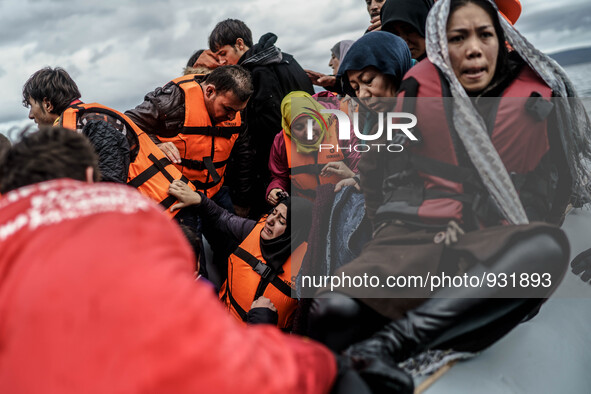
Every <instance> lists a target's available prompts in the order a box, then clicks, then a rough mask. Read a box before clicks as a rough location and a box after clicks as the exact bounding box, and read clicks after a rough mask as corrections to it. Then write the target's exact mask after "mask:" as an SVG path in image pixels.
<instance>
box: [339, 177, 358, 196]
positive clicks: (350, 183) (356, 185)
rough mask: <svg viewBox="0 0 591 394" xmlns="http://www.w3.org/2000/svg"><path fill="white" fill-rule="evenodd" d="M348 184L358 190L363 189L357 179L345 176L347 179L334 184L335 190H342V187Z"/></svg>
mask: <svg viewBox="0 0 591 394" xmlns="http://www.w3.org/2000/svg"><path fill="white" fill-rule="evenodd" d="M347 186H353V187H354V188H355V189H357V191H361V188H360V187H359V183H357V181H355V179H354V178H345V179H341V180H340V181H338V182H337V184H336V185H334V192H335V193H338V192H340V191H341V189H342V188H344V187H347Z"/></svg>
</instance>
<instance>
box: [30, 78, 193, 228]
mask: <svg viewBox="0 0 591 394" xmlns="http://www.w3.org/2000/svg"><path fill="white" fill-rule="evenodd" d="M23 104H24V105H25V106H30V107H31V111H30V113H29V118H31V119H34V120H35V122H36V123H37V124H39V125H47V126H51V125H58V126H62V127H65V128H66V129H71V130H76V131H78V132H79V133H82V134H84V135H85V136H87V137H88V139H89V140H90V142H91V144H92V146H93V148H94V150H95V151H96V153H97V154H98V158H99V159H98V165H99V169H100V171H101V176H102V180H103V181H108V182H117V183H127V184H129V185H131V186H133V187H136V188H137V189H138V190H139V191H140V193H142V194H144V195H146V196H147V197H150V198H152V199H153V200H155V201H157V202H159V203H160V204H161V205H162V206H163V207H164V208H168V207H169V206H171V205H172V204H174V202H175V201H176V199H174V198H173V197H171V196H169V195H168V185H169V184H170V182H171V180H172V179H183V178H182V175H181V173H180V172H179V171H178V170H177V169H176V168H175V167H174V166H173V165H172V163H170V162H169V161H167V160H166V157H165V156H164V154H163V153H162V152H161V151H160V149H158V147H157V146H156V145H155V144H154V143H153V142H152V141H151V140H150V138H148V136H147V135H146V134H145V133H144V132H143V131H142V130H140V129H139V128H138V127H137V126H136V125H135V124H134V123H133V122H132V121H131V120H130V119H129V118H127V117H126V116H125V115H123V114H122V113H120V112H117V111H115V110H114V109H111V108H108V107H105V106H103V105H100V104H97V103H90V104H84V103H83V102H82V101H80V92H79V91H78V87H77V86H76V83H75V82H74V81H73V80H72V78H70V76H69V75H68V73H67V72H66V71H65V70H63V69H61V68H55V69H52V68H50V67H46V68H43V69H41V70H39V71H37V72H36V73H34V74H33V75H32V76H31V77H30V78H29V80H28V81H27V82H26V83H25V85H24V87H23ZM167 212H168V211H167ZM168 215H169V216H171V217H172V216H175V215H176V213H174V214H173V213H170V212H168Z"/></svg>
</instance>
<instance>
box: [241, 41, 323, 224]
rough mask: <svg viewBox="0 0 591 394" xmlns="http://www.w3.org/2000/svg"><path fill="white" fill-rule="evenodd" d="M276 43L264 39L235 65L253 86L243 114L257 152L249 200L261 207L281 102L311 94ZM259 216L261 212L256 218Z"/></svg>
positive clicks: (307, 83) (304, 79) (292, 61)
mask: <svg viewBox="0 0 591 394" xmlns="http://www.w3.org/2000/svg"><path fill="white" fill-rule="evenodd" d="M276 41H277V36H276V35H275V34H273V33H267V34H265V35H263V36H262V37H261V38H260V40H259V42H258V43H257V44H255V45H253V46H252V47H251V48H250V49H249V50H248V51H247V52H246V53H245V54H244V55H242V57H241V58H240V60H239V61H238V64H239V65H241V66H242V67H244V68H246V69H247V70H249V71H250V72H251V74H252V79H253V85H254V93H253V95H252V97H251V99H250V100H249V102H248V105H247V107H246V113H245V120H246V123H247V125H248V130H249V132H248V134H249V137H250V146H251V147H252V148H251V149H252V150H254V151H255V152H256V157H255V160H254V165H253V164H252V162H251V163H250V165H251V166H252V167H254V168H256V173H257V174H256V176H257V181H256V185H255V186H254V187H255V190H254V195H252V196H249V197H250V198H251V199H252V201H254V203H255V204H258V205H261V204H262V205H263V206H264V201H265V200H266V195H263V193H264V192H265V189H266V187H267V185H268V184H269V181H270V173H269V170H268V161H269V154H270V151H271V146H272V144H273V139H274V138H275V135H276V134H277V133H278V132H279V131H281V110H280V108H281V100H283V97H284V96H285V95H287V94H288V93H289V92H292V91H294V90H302V91H305V92H308V93H310V94H314V88H313V86H312V82H311V81H310V78H308V75H307V74H306V72H305V71H304V70H303V69H302V67H301V66H300V65H299V64H298V62H297V61H296V60H295V59H294V58H293V56H292V55H290V54H288V53H285V52H282V51H281V50H280V49H279V48H277V47H276V46H275V42H276ZM258 210H259V211H260V210H261V207H259V208H258ZM255 214H256V212H255ZM260 214H262V211H260V212H258V216H260ZM258 216H257V217H258Z"/></svg>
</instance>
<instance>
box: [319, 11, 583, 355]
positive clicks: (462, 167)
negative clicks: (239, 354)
mask: <svg viewBox="0 0 591 394" xmlns="http://www.w3.org/2000/svg"><path fill="white" fill-rule="evenodd" d="M372 34H373V35H377V34H380V33H369V34H367V35H366V36H364V37H363V38H362V39H360V40H359V41H357V42H356V43H355V44H354V45H353V47H352V48H351V49H350V50H349V53H348V54H347V57H345V59H344V61H343V65H341V68H340V69H339V72H340V73H343V82H344V84H345V86H344V88H345V91H347V90H348V91H349V92H352V93H351V94H354V95H356V96H357V97H367V98H375V97H394V96H396V97H397V102H396V103H395V104H393V105H392V107H391V108H395V111H398V112H412V113H413V114H415V115H416V117H417V120H418V123H417V126H416V127H415V128H414V129H413V130H414V131H415V132H416V133H417V135H420V136H421V137H420V138H419V141H416V142H414V141H409V140H408V139H405V137H404V136H402V135H399V136H396V135H395V136H394V138H395V139H396V138H398V137H400V138H399V139H402V140H405V142H403V143H404V144H405V149H404V152H402V153H401V154H388V153H387V152H386V153H385V152H381V153H377V152H374V151H370V152H368V153H365V154H364V155H362V158H361V161H360V164H359V170H360V175H361V188H362V191H363V192H364V195H365V201H366V208H367V214H368V216H369V217H370V219H371V220H372V222H373V225H374V234H373V240H372V241H370V242H369V243H368V244H367V245H366V246H365V248H364V249H363V252H362V254H361V255H360V256H359V257H358V258H357V259H355V260H353V261H352V262H351V263H349V264H348V265H346V266H343V267H342V268H341V269H339V270H337V271H336V273H335V274H334V275H335V276H341V275H347V276H350V277H355V276H362V277H363V276H364V275H366V276H369V277H372V276H376V277H378V278H380V279H381V283H382V284H385V283H387V282H386V278H389V277H396V278H400V277H402V278H409V277H410V276H414V277H421V278H426V277H429V275H430V276H431V277H433V276H437V275H440V277H441V274H442V272H444V273H445V274H447V275H451V276H454V277H459V276H464V275H467V276H468V277H474V276H476V275H482V273H483V272H488V273H489V274H491V273H492V274H493V275H495V276H496V277H497V276H498V275H501V276H502V275H511V274H515V275H517V276H519V275H520V274H523V275H529V276H531V275H532V274H536V273H538V274H542V273H547V274H548V275H549V277H551V281H550V282H551V283H547V286H544V287H543V288H538V289H536V290H535V291H531V292H525V291H514V292H507V291H506V289H502V288H501V287H500V286H496V287H495V286H492V287H487V286H486V285H485V286H483V287H482V288H474V287H470V286H467V285H465V286H463V287H459V288H453V287H451V285H448V286H449V287H439V288H438V287H437V286H436V287H435V288H433V287H431V288H427V289H424V288H422V287H421V286H420V285H415V286H414V287H413V286H407V287H401V286H399V287H393V286H390V285H388V286H384V285H382V286H381V287H376V288H374V289H372V288H346V287H341V288H336V289H335V290H334V291H328V289H325V290H324V291H322V292H321V293H322V297H323V298H320V297H319V298H317V299H316V300H315V301H314V305H313V311H312V312H313V313H312V325H311V333H310V334H311V335H310V336H311V337H313V338H315V339H317V340H320V341H321V342H324V343H327V344H328V345H329V347H331V348H333V349H334V350H342V349H347V350H346V352H347V353H348V354H349V355H350V356H352V357H354V358H358V359H372V358H380V359H388V360H391V361H395V362H399V361H402V360H405V359H407V358H408V357H411V356H413V355H416V354H418V353H420V352H422V351H424V350H427V349H450V348H451V349H455V350H462V351H472V352H476V351H480V350H482V349H484V348H486V347H487V346H489V345H491V344H492V343H493V342H495V341H496V340H498V339H499V338H501V337H502V336H503V335H505V334H506V333H507V332H509V331H510V330H511V329H512V328H513V327H515V326H516V325H517V324H519V323H520V322H521V321H523V320H524V319H527V318H528V317H531V316H533V315H534V314H535V313H536V311H537V310H538V309H539V308H540V306H541V305H542V304H543V302H544V300H545V299H546V298H547V297H549V296H550V295H551V294H552V292H553V291H554V289H555V288H556V287H557V286H558V284H559V283H560V281H561V280H562V278H563V275H564V272H565V269H566V267H567V264H568V257H569V244H568V241H567V239H566V236H565V235H564V233H563V231H562V230H561V229H560V228H559V227H558V226H559V224H560V223H561V222H562V220H563V219H564V215H565V210H566V207H567V205H568V204H569V203H571V204H573V205H578V206H580V205H581V204H582V203H585V202H589V201H590V199H589V197H590V195H589V189H588V176H587V174H588V171H589V169H588V168H587V165H588V163H591V161H589V159H590V158H591V143H590V135H591V127H590V124H589V120H588V118H587V116H586V114H585V110H584V108H583V107H582V105H581V103H580V102H577V101H576V100H566V99H564V98H566V97H576V93H575V91H574V88H573V86H572V83H571V82H570V80H569V79H568V77H567V76H566V74H565V73H564V71H563V70H562V69H561V68H560V67H559V66H558V65H557V64H556V63H555V62H554V61H553V60H551V59H549V58H548V57H547V56H546V55H544V54H543V53H541V52H539V51H538V50H537V49H535V48H534V47H533V46H532V45H531V44H530V43H529V42H528V41H527V40H526V39H525V38H524V37H523V36H521V34H519V32H517V31H516V30H515V29H514V27H513V26H511V25H510V24H509V23H508V22H507V21H506V20H505V19H504V18H502V17H501V16H500V15H499V13H498V12H497V8H496V6H495V5H494V2H492V1H490V0H439V1H437V2H436V3H435V5H434V7H433V8H432V10H431V12H430V13H429V16H428V19H427V29H426V46H427V54H428V60H425V61H423V62H421V63H419V64H418V65H416V66H415V67H413V68H411V69H410V70H409V71H408V72H407V73H406V75H405V77H404V79H403V80H402V83H401V85H400V86H399V89H398V92H397V93H394V91H395V90H396V88H398V86H396V85H394V86H392V78H391V76H392V75H393V74H394V75H395V73H394V72H393V71H394V70H395V67H394V66H398V65H396V64H395V65H394V66H391V67H389V68H384V67H383V65H380V64H377V65H376V64H374V63H372V62H371V61H372V60H373V59H374V58H376V57H379V56H382V57H381V58H380V59H383V55H381V54H382V53H383V52H384V51H385V50H387V48H388V47H389V46H391V45H389V44H388V42H387V41H386V40H380V39H376V40H374V42H373V45H367V44H366V45H364V47H363V48H365V49H364V51H365V52H362V51H360V48H356V45H363V40H364V39H365V40H370V39H371V36H372ZM382 34H383V33H382ZM376 38H377V36H376ZM505 41H507V42H508V43H509V45H511V47H512V48H513V49H514V51H513V52H511V53H509V52H508V51H507V46H506V45H505ZM442 45H443V46H444V47H442ZM367 52H369V53H367ZM356 53H357V54H358V55H359V56H357V57H356ZM409 57H410V56H409ZM447 97H449V98H447ZM552 97H558V98H561V99H556V100H554V101H551V100H550V99H551V98H552ZM394 105H395V107H394ZM382 142H384V141H382ZM431 283H433V282H431ZM521 290H525V289H521ZM530 290H533V289H530ZM358 321H363V323H364V324H363V325H360V324H357V322H358ZM359 327H361V328H362V330H360V329H359ZM368 337H369V338H368ZM355 342H357V343H355ZM351 343H355V344H354V345H352V346H350V347H348V348H347V346H349V345H351Z"/></svg>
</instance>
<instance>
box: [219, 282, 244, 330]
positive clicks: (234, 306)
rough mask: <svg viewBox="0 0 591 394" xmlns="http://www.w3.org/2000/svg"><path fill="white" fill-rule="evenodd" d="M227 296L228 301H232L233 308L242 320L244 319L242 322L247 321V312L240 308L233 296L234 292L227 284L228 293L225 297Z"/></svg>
mask: <svg viewBox="0 0 591 394" xmlns="http://www.w3.org/2000/svg"><path fill="white" fill-rule="evenodd" d="M226 295H227V297H228V299H229V300H230V304H231V305H232V307H233V308H234V309H235V310H236V312H238V315H240V318H241V319H242V321H246V311H245V310H244V309H243V308H242V307H241V306H240V304H239V303H238V301H236V300H235V299H234V297H233V296H232V292H231V291H230V289H229V286H228V284H226V293H225V294H224V297H225V296H226Z"/></svg>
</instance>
